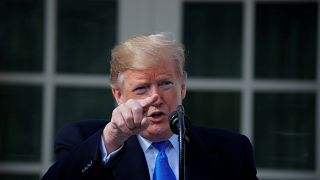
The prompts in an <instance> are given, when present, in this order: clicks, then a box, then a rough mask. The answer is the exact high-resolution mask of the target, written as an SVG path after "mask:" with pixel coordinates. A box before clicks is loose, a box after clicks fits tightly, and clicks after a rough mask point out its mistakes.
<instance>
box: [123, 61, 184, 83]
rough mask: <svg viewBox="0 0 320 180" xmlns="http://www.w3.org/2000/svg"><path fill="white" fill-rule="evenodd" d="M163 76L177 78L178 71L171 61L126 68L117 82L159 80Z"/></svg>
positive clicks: (163, 77)
mask: <svg viewBox="0 0 320 180" xmlns="http://www.w3.org/2000/svg"><path fill="white" fill-rule="evenodd" d="M165 78H173V79H178V73H177V71H176V66H175V63H174V62H173V61H163V62H161V63H160V64H156V65H153V66H151V67H148V68H140V69H128V70H126V71H124V72H123V73H121V75H120V76H119V82H120V83H121V82H122V83H121V84H123V83H124V84H128V83H129V84H131V83H135V82H141V81H149V80H161V79H165Z"/></svg>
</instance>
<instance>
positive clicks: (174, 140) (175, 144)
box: [137, 134, 179, 152]
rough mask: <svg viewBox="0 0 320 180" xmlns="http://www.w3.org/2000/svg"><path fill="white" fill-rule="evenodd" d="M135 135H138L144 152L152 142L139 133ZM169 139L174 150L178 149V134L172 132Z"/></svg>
mask: <svg viewBox="0 0 320 180" xmlns="http://www.w3.org/2000/svg"><path fill="white" fill-rule="evenodd" d="M137 137H138V141H139V143H140V146H141V148H142V150H143V152H146V151H147V150H148V149H149V148H150V146H151V144H152V141H150V140H148V139H146V138H144V137H142V136H140V135H137ZM169 141H170V142H171V144H172V146H173V148H174V149H175V150H176V151H178V150H179V142H178V135H176V134H173V135H172V136H171V137H170V139H169Z"/></svg>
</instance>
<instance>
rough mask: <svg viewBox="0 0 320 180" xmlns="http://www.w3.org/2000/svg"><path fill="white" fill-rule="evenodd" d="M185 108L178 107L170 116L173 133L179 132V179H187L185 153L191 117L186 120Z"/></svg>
mask: <svg viewBox="0 0 320 180" xmlns="http://www.w3.org/2000/svg"><path fill="white" fill-rule="evenodd" d="M185 118H186V116H185V114H184V108H183V106H182V105H179V106H178V107H177V111H175V112H173V113H172V115H171V116H170V128H171V130H172V132H173V133H175V134H178V140H179V180H185V164H186V163H185V154H186V141H188V137H187V136H186V131H187V128H189V126H190V122H189V119H188V118H186V120H187V121H185Z"/></svg>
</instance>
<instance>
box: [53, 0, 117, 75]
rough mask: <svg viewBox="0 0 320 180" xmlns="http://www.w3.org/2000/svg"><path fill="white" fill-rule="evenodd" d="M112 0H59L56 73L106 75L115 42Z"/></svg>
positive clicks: (114, 10)
mask: <svg viewBox="0 0 320 180" xmlns="http://www.w3.org/2000/svg"><path fill="white" fill-rule="evenodd" d="M116 15H117V3H116V1H115V0H91V1H89V0H78V1H72V0H59V2H58V71H59V72H67V73H105V72H106V71H107V70H108V69H109V68H108V67H109V63H108V61H107V59H110V50H111V48H112V47H113V45H114V44H115V41H116V37H117V35H116V26H117V25H116V19H117V16H116Z"/></svg>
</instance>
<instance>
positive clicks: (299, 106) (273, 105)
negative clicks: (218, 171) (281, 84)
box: [254, 93, 315, 169]
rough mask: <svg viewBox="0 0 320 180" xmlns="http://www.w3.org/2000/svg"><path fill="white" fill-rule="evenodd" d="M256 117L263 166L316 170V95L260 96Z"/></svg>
mask: <svg viewBox="0 0 320 180" xmlns="http://www.w3.org/2000/svg"><path fill="white" fill-rule="evenodd" d="M254 118H255V152H256V161H257V165H258V166H259V167H268V168H282V169H314V168H315V154H314V153H315V152H314V148H315V144H314V143H315V94H312V93H257V94H256V95H255V115H254Z"/></svg>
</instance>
